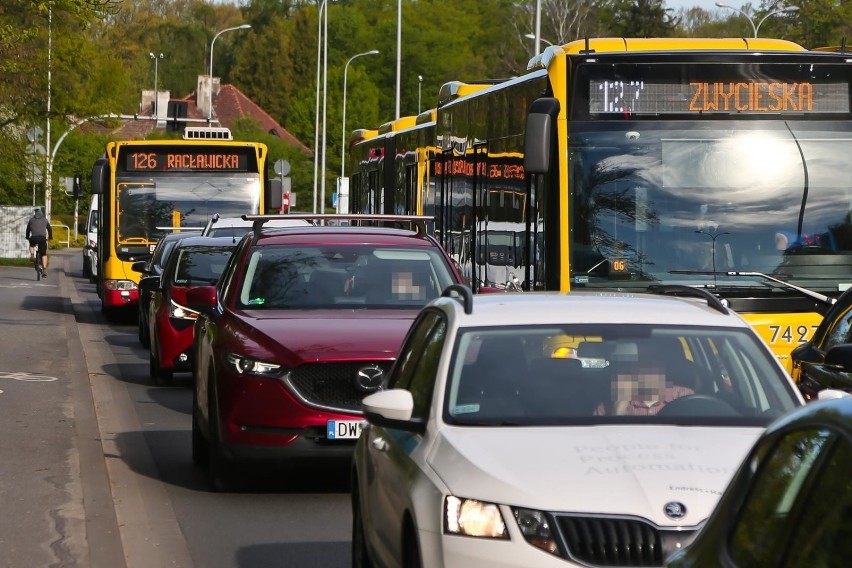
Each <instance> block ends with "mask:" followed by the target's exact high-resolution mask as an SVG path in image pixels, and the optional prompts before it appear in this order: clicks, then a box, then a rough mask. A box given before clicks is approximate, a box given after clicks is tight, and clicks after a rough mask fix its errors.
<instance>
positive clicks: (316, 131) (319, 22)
mask: <svg viewBox="0 0 852 568" xmlns="http://www.w3.org/2000/svg"><path fill="white" fill-rule="evenodd" d="M325 7H326V0H321V1H320V0H317V101H316V111H315V112H314V209H313V212H314V213H315V214H316V212H317V181H318V179H319V177H318V174H319V108H320V64H321V61H320V59H321V57H322V14H323V11H324V10H325Z"/></svg>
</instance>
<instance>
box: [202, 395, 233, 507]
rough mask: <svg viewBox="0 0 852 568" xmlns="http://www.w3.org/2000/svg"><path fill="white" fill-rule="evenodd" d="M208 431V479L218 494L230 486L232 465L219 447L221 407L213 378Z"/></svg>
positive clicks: (208, 412)
mask: <svg viewBox="0 0 852 568" xmlns="http://www.w3.org/2000/svg"><path fill="white" fill-rule="evenodd" d="M207 393H208V401H207V420H208V428H207V431H208V433H209V435H210V438H209V444H208V446H207V479H208V481H209V483H210V489H211V490H212V491H214V492H216V493H222V492H225V491H227V490H228V489H229V486H230V477H229V473H230V464H229V463H228V460H227V459H225V457H224V456H222V453H221V448H220V447H219V407H218V405H217V403H216V392H215V389H214V387H213V382H212V378H211V380H210V382H208V385H207Z"/></svg>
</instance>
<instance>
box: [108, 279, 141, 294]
mask: <svg viewBox="0 0 852 568" xmlns="http://www.w3.org/2000/svg"><path fill="white" fill-rule="evenodd" d="M104 288H105V289H106V290H111V291H114V292H129V291H131V290H136V289H137V286H136V282H134V281H133V280H104Z"/></svg>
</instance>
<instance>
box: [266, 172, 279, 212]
mask: <svg viewBox="0 0 852 568" xmlns="http://www.w3.org/2000/svg"><path fill="white" fill-rule="evenodd" d="M266 197H267V199H266V210H267V211H269V210H270V209H273V210H275V212H276V213H278V210H279V209H281V204H282V203H283V197H284V184H282V183H281V180H280V179H278V178H270V180H269V195H267V196H266ZM261 213H266V211H261Z"/></svg>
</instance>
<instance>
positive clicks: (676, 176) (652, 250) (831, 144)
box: [568, 118, 852, 292]
mask: <svg viewBox="0 0 852 568" xmlns="http://www.w3.org/2000/svg"><path fill="white" fill-rule="evenodd" d="M850 153H852V122H849V121H846V120H836V121H829V120H817V121H802V120H798V121H796V120H780V119H776V120H759V119H758V120H755V119H751V120H731V119H730V118H727V119H726V120H718V121H716V120H707V118H704V119H703V120H700V121H689V120H666V119H663V120H636V121H631V120H606V121H581V122H575V123H573V124H572V131H571V136H570V142H569V147H568V158H569V164H570V166H569V167H570V172H569V175H570V179H571V180H572V183H573V198H572V205H571V225H572V226H573V231H572V233H571V239H572V242H571V266H572V270H573V272H572V284H573V285H574V286H588V287H595V286H601V287H612V286H613V285H616V286H619V287H630V286H631V285H634V286H641V287H647V286H648V284H649V283H682V284H689V285H697V284H708V285H715V286H717V287H729V286H730V287H736V286H755V285H757V284H758V282H760V280H759V279H758V278H742V277H728V276H722V275H719V274H718V273H720V272H729V271H742V272H761V273H765V274H770V275H774V276H775V277H777V278H779V279H784V280H787V281H788V282H790V283H792V284H796V285H798V286H802V287H806V288H809V289H812V290H819V291H823V292H832V291H833V292H836V291H837V290H842V289H845V288H846V287H848V286H849V284H852V183H850V179H852V163H850V162H849V159H848V156H849V155H850ZM712 273H717V274H716V276H715V277H714V275H713V274H712ZM760 285H761V286H763V285H765V283H764V282H761V283H760Z"/></svg>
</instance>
